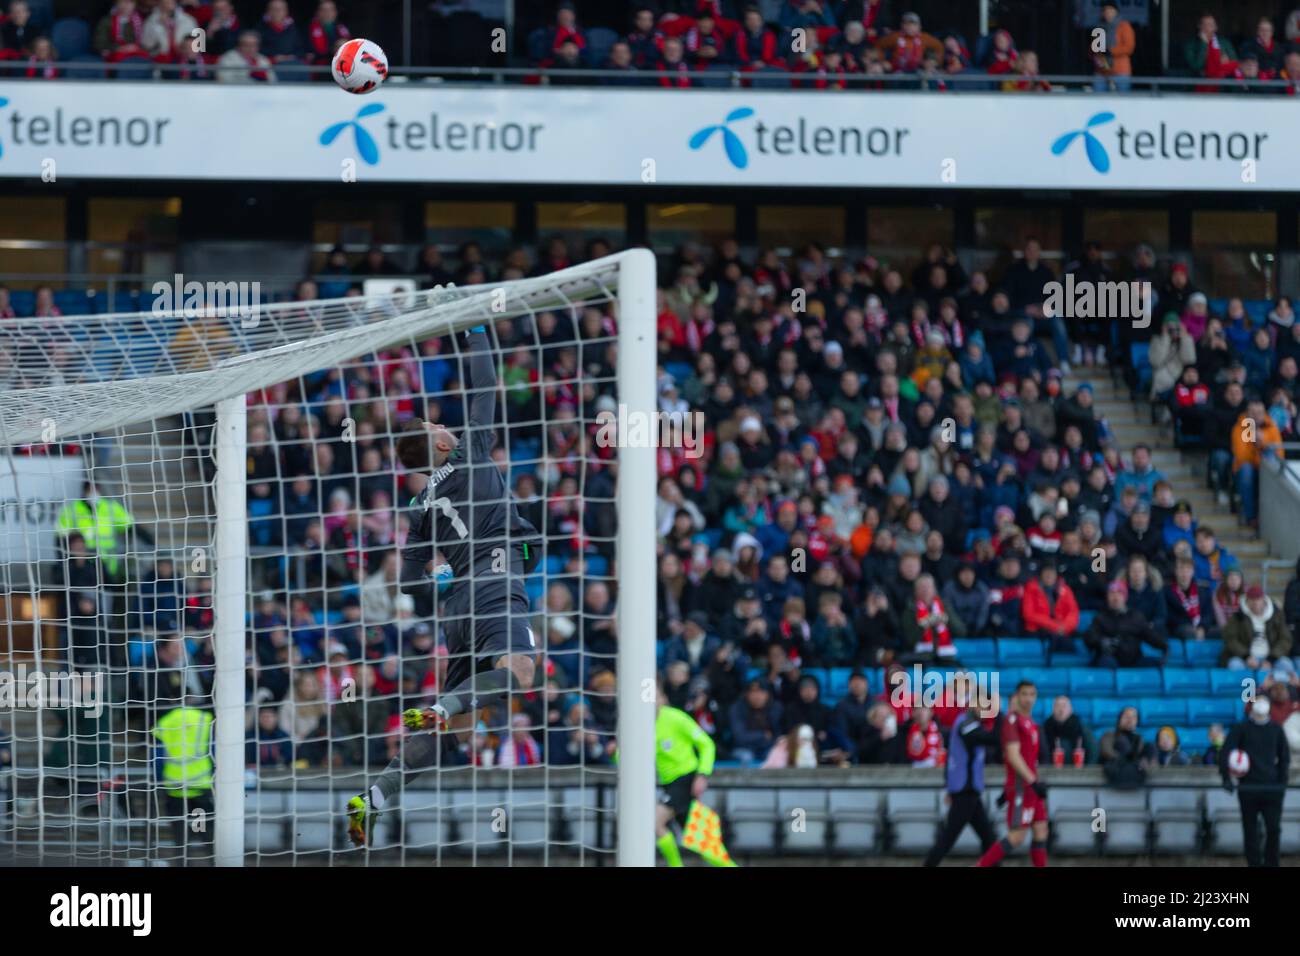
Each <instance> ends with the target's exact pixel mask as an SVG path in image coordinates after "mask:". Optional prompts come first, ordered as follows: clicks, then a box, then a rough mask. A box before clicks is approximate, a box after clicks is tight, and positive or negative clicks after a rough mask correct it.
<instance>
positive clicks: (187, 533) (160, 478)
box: [94, 416, 215, 557]
mask: <svg viewBox="0 0 1300 956" xmlns="http://www.w3.org/2000/svg"><path fill="white" fill-rule="evenodd" d="M184 435H185V431H184V429H183V426H182V420H181V418H180V417H179V416H176V417H173V418H169V419H165V420H162V421H159V422H158V423H157V427H156V429H155V427H154V426H153V425H151V424H150V423H145V424H143V425H134V426H129V427H128V428H127V429H126V431H125V433H124V434H123V435H122V436H121V441H120V442H119V443H118V444H117V445H116V446H115V447H114V449H113V456H112V460H111V463H110V464H109V465H108V466H107V467H99V468H96V469H95V475H94V477H95V484H96V486H97V487H98V488H99V492H100V494H102V495H104V496H106V497H110V498H117V499H119V500H121V501H122V502H123V504H125V506H126V509H127V511H129V512H130V513H131V516H132V517H133V518H134V519H135V521H136V523H137V524H138V525H140V526H142V527H143V528H144V529H145V530H146V531H148V533H149V534H150V535H151V536H152V537H153V539H154V543H155V547H156V549H157V551H158V552H160V553H163V554H174V555H176V556H177V557H181V556H182V554H183V553H184V552H186V551H187V550H188V549H190V548H209V547H211V544H212V542H213V541H214V540H215V539H214V527H213V525H214V522H213V521H212V518H211V506H210V504H209V502H208V499H207V495H208V492H207V489H206V487H205V486H204V484H203V481H202V476H201V475H200V474H199V472H198V468H197V463H196V461H195V460H194V449H193V447H190V448H186V447H185V445H184V444H183V440H184ZM143 548H144V549H145V550H148V546H147V545H143Z"/></svg>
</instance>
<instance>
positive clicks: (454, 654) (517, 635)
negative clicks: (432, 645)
mask: <svg viewBox="0 0 1300 956" xmlns="http://www.w3.org/2000/svg"><path fill="white" fill-rule="evenodd" d="M502 597H503V600H502V601H501V604H500V610H488V611H486V612H485V611H478V612H476V613H475V614H473V615H469V616H458V617H455V618H453V619H452V620H449V621H447V622H445V623H444V624H443V628H442V629H443V633H444V634H446V635H447V652H448V655H449V661H448V665H447V687H448V688H452V687H456V686H457V685H459V684H463V683H464V682H465V681H467V680H469V678H470V675H472V674H476V673H482V672H483V671H490V670H492V669H493V668H494V667H496V662H497V661H498V660H499V659H500V658H501V657H502V656H504V655H506V654H537V653H539V652H540V650H541V649H540V648H539V647H538V646H537V638H536V636H535V635H534V634H533V629H532V627H530V626H529V618H530V615H531V612H530V610H529V606H528V598H527V597H526V596H525V595H524V593H523V591H522V589H520V590H519V591H518V592H516V593H511V594H508V595H502Z"/></svg>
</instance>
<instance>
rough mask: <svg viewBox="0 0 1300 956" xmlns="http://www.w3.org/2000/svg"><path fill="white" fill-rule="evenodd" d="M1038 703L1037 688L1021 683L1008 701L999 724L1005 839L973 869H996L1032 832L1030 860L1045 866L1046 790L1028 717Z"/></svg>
mask: <svg viewBox="0 0 1300 956" xmlns="http://www.w3.org/2000/svg"><path fill="white" fill-rule="evenodd" d="M1037 700H1038V688H1036V687H1035V686H1034V684H1033V682H1032V681H1027V680H1022V681H1021V682H1020V683H1019V684H1017V685H1016V692H1015V694H1013V695H1012V697H1011V710H1010V712H1009V713H1008V714H1007V719H1006V720H1005V721H1004V722H1003V724H1002V762H1003V763H1004V764H1005V765H1006V768H1007V785H1006V791H1005V793H1004V799H1005V800H1006V803H1007V835H1006V836H1004V837H1003V838H1002V839H1001V840H999V841H998V842H997V843H995V844H993V846H991V847H989V849H988V852H987V853H985V854H984V855H983V856H982V857H980V859H979V862H978V863H977V864H975V865H976V866H997V865H998V864H999V863H1001V862H1002V859H1003V857H1005V856H1006V855H1007V854H1008V853H1010V852H1011V851H1012V850H1014V849H1016V847H1018V846H1020V844H1022V843H1024V842H1025V834H1026V833H1028V832H1029V831H1031V830H1032V832H1033V837H1034V838H1033V841H1032V842H1031V843H1030V844H1029V859H1030V860H1031V861H1032V862H1033V864H1034V866H1047V787H1046V786H1044V785H1043V783H1042V782H1041V781H1040V780H1039V779H1038V725H1037V724H1036V723H1034V719H1033V717H1032V716H1030V715H1031V714H1032V713H1033V710H1034V703H1035V702H1036V701H1037Z"/></svg>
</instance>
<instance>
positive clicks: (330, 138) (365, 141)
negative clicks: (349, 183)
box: [320, 103, 384, 166]
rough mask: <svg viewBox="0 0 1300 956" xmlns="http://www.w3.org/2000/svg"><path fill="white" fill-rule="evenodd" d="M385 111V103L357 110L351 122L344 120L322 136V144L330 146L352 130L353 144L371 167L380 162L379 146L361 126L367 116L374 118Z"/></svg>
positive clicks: (369, 104)
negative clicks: (345, 132) (343, 133)
mask: <svg viewBox="0 0 1300 956" xmlns="http://www.w3.org/2000/svg"><path fill="white" fill-rule="evenodd" d="M383 111H384V104H383V103H368V104H366V105H365V106H363V107H361V109H359V110H357V115H356V116H354V117H353V118H352V119H350V120H344V121H343V122H342V123H335V124H334V125H333V126H330V127H329V128H327V129H326V130H325V131H324V132H323V133H321V134H320V144H321V145H322V146H329V145H330V144H331V143H333V142H334V141H335V140H336V139H338V138H339V136H340V135H341V134H342V132H343V131H344V130H346V129H349V128H350V129H351V130H352V142H353V143H354V144H355V145H356V149H357V155H358V156H360V157H361V159H362V161H363V162H365V163H367V164H368V165H370V166H373V165H375V164H376V163H378V162H379V144H377V143H376V142H375V138H374V137H373V136H371V135H370V134H369V133H368V132H366V130H365V129H364V128H363V127H362V125H361V120H363V119H364V118H365V117H367V116H374V115H375V114H376V113H382V112H383Z"/></svg>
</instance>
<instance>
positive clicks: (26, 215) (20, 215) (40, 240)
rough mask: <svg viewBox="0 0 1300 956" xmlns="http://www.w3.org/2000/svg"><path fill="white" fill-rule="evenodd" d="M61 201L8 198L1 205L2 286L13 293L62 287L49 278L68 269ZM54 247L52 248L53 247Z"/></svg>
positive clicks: (53, 199)
mask: <svg viewBox="0 0 1300 956" xmlns="http://www.w3.org/2000/svg"><path fill="white" fill-rule="evenodd" d="M65 209H66V202H65V200H63V199H62V198H56V197H51V198H41V199H34V198H30V197H23V196H7V197H5V199H4V201H2V202H0V263H3V265H0V275H3V276H4V278H0V283H2V284H4V285H7V286H8V287H9V288H11V289H32V288H34V287H36V286H37V285H45V284H48V285H53V286H54V287H55V288H62V283H60V282H57V281H54V280H53V279H50V278H44V279H42V278H39V277H40V276H45V277H50V276H55V275H59V274H61V273H62V272H63V271H64V270H65V268H66V266H67V252H66V251H65V250H64V248H63V245H62V243H63V241H64V239H65V238H66V233H65V231H64V223H65V219H64V216H65ZM51 244H53V245H51Z"/></svg>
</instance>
